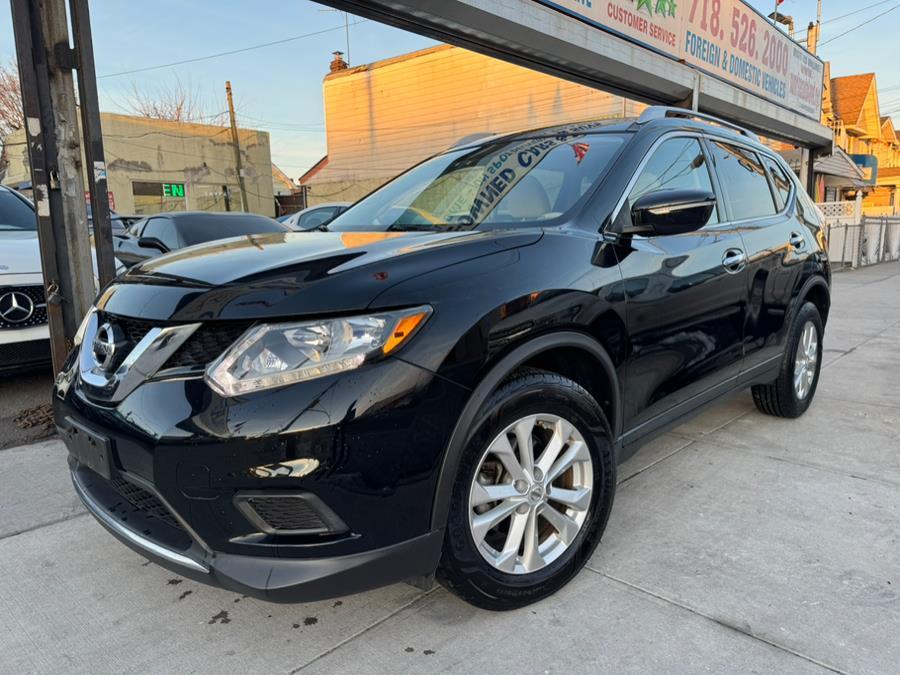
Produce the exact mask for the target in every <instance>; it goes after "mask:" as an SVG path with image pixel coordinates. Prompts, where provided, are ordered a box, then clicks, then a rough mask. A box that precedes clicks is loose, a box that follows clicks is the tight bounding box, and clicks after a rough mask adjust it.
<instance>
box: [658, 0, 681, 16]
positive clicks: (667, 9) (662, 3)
mask: <svg viewBox="0 0 900 675" xmlns="http://www.w3.org/2000/svg"><path fill="white" fill-rule="evenodd" d="M676 8H677V5H676V4H675V0H656V13H657V14H662V15H663V16H666V15H668V16H675V9H676Z"/></svg>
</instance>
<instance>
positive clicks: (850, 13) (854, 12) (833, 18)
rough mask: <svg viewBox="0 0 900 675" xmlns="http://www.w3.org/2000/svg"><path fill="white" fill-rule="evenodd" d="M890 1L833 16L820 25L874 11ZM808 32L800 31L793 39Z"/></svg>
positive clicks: (885, 0)
mask: <svg viewBox="0 0 900 675" xmlns="http://www.w3.org/2000/svg"><path fill="white" fill-rule="evenodd" d="M891 1H892V0H881V1H880V2H874V3H872V4H871V5H866V6H865V7H860V8H858V9H854V10H853V11H852V12H847V13H846V14H841V15H840V16H835V17H832V18H830V19H827V20H826V21H823V22H822V24H821V25H823V26H824V25H825V24H827V23H834V22H835V21H840V20H841V19H846V18H847V17H850V16H853V15H854V14H860V13H862V12H865V11H867V10H869V9H874V8H875V7H880V6H881V5H886V4H887V3H889V2H891ZM808 32H809V30H808V29H807V30H803V31H800V32H799V33H797V34H796V35H795V38H796V39H800V38H801V36H804V35H805V34H806V33H808Z"/></svg>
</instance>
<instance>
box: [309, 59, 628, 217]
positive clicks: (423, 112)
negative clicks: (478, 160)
mask: <svg viewBox="0 0 900 675" xmlns="http://www.w3.org/2000/svg"><path fill="white" fill-rule="evenodd" d="M324 100H325V122H326V133H327V141H328V165H327V166H326V167H325V168H324V169H322V170H321V171H319V172H318V173H317V174H315V176H313V177H312V178H311V179H310V180H309V181H308V184H309V185H310V193H309V200H310V203H311V204H315V203H321V202H326V201H355V200H356V199H359V198H360V197H362V196H363V195H365V194H366V193H368V192H370V191H371V190H372V189H374V188H375V187H377V186H378V185H381V184H382V183H384V182H385V181H386V180H388V179H389V178H391V177H393V176H395V175H397V174H398V173H400V172H401V171H403V170H405V169H407V168H409V167H410V166H412V165H414V164H416V163H418V162H420V161H422V160H423V159H425V158H427V157H429V156H431V155H433V154H435V153H437V152H440V151H443V150H446V149H447V148H448V147H450V146H451V145H453V144H454V143H456V142H457V141H459V140H460V139H461V138H463V137H465V136H468V135H470V134H474V133H481V132H490V133H504V132H510V131H516V130H521V129H529V128H534V127H541V126H549V125H553V124H558V123H561V122H570V121H577V120H587V119H599V118H604V117H622V116H623V115H624V116H635V115H637V114H639V112H640V110H642V109H643V108H644V106H643V105H641V104H638V103H635V102H631V101H630V102H627V104H626V103H625V102H623V99H622V98H620V97H617V96H612V95H610V94H606V93H603V92H600V91H597V90H595V89H590V88H588V87H585V86H582V85H579V84H574V83H571V82H566V81H564V80H560V79H558V78H555V77H551V76H549V75H544V74H542V73H537V72H535V71H532V70H528V69H526V68H522V67H519V66H515V65H512V64H509V63H506V62H504V61H498V60H496V59H492V58H489V57H487V56H482V55H481V54H476V53H474V52H470V51H467V50H465V49H460V48H458V47H452V46H439V47H434V48H431V49H426V50H423V51H421V52H415V53H413V54H410V55H406V56H402V57H398V58H395V59H388V60H386V61H380V62H377V63H374V64H370V65H368V66H361V67H359V68H352V69H349V70H346V71H340V72H338V73H334V74H331V75H328V76H327V77H326V78H325V84H324Z"/></svg>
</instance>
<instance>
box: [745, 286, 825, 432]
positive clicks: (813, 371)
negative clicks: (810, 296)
mask: <svg viewBox="0 0 900 675" xmlns="http://www.w3.org/2000/svg"><path fill="white" fill-rule="evenodd" d="M810 326H811V327H812V328H809V327H810ZM810 330H812V331H813V332H814V335H815V363H810V359H809V354H806V355H805V356H806V359H805V360H806V363H807V365H806V371H805V372H807V373H809V375H808V376H807V378H806V388H805V392H804V391H798V386H797V383H796V381H795V378H796V377H797V376H798V373H799V372H800V370H801V360H803V359H802V358H801V360H798V352H800V353H801V356H803V352H804V347H805V342H804V341H805V337H806V335H808V333H805V332H804V331H810ZM823 334H824V329H823V326H822V317H821V316H820V315H819V310H818V309H817V308H816V306H815V305H814V304H813V303H811V302H807V303H805V304H804V305H803V306H802V307H801V308H800V311H799V312H797V316H796V317H795V318H794V322H793V324H792V325H791V332H790V334H789V336H788V340H787V349H786V350H785V353H784V360H783V361H782V363H781V371H780V372H779V374H778V379H777V380H775V381H774V382H773V383H771V384H757V385H755V386H754V387H753V390H752V391H753V402H754V403H755V404H756V407H757V409H758V410H759V411H760V412H762V413H765V414H766V415H772V416H774V417H786V418H789V419H795V418H797V417H800V416H801V415H802V414H803V413H805V412H806V411H807V409H808V408H809V406H810V404H811V403H812V400H813V398H814V397H815V395H816V388H817V387H818V385H819V374H820V372H821V370H822V338H823ZM806 351H808V350H806ZM801 394H802V395H801Z"/></svg>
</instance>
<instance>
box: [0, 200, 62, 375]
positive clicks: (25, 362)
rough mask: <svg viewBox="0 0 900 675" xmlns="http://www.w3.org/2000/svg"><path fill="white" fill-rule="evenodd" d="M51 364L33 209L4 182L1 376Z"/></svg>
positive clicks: (0, 246) (0, 236) (0, 241)
mask: <svg viewBox="0 0 900 675" xmlns="http://www.w3.org/2000/svg"><path fill="white" fill-rule="evenodd" d="M49 362H50V337H49V335H48V333H47V302H46V300H45V299H44V279H43V277H42V276H41V253H40V248H39V246H38V234H37V220H36V218H35V216H34V207H33V206H32V205H31V202H29V201H28V200H27V199H25V198H24V197H23V196H22V195H20V194H19V193H18V192H15V191H13V190H10V189H9V188H6V187H3V186H0V374H4V373H8V372H12V371H16V370H22V369H26V368H30V367H34V366H38V365H45V364H48V363H49Z"/></svg>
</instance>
